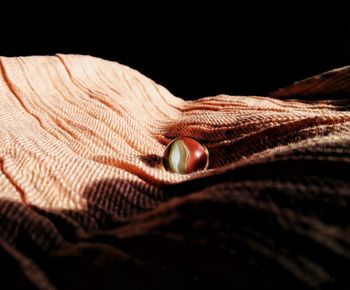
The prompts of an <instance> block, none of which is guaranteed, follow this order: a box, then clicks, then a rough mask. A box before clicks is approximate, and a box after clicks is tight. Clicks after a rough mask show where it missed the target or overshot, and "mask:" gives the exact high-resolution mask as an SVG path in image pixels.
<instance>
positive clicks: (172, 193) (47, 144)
mask: <svg viewBox="0 0 350 290" xmlns="http://www.w3.org/2000/svg"><path fill="white" fill-rule="evenodd" d="M0 67H1V75H0V77H1V78H0V267H1V268H0V273H1V274H0V276H1V281H0V288H1V289H179V288H180V287H181V288H184V287H187V288H188V289H303V288H305V289H308V288H309V289H349V288H350V276H349V269H350V227H349V225H350V190H349V186H350V178H349V176H350V166H349V165H350V163H349V162H350V112H349V109H350V101H349V97H350V85H349V84H350V69H349V68H348V67H346V68H342V69H338V70H335V71H332V72H328V73H326V74H323V75H321V77H320V76H316V77H313V78H310V79H308V80H306V81H303V82H299V83H296V84H294V85H292V86H290V87H288V88H286V89H280V90H279V91H277V92H275V93H272V94H271V97H263V96H228V95H219V96H215V97H205V98H201V99H198V100H195V101H184V100H182V99H181V98H178V97H175V96H173V95H172V94H171V93H170V92H169V91H167V90H166V89H165V88H164V87H162V86H160V85H158V84H156V83H155V82H154V81H152V80H150V79H149V78H147V77H145V76H143V75H142V74H140V73H139V72H137V71H135V70H133V69H131V68H129V67H126V66H123V65H120V64H118V63H116V62H110V61H106V60H102V59H98V58H94V57H90V56H79V55H57V56H33V57H18V58H5V57H2V58H0ZM291 97H293V99H291ZM186 135H187V136H192V137H194V138H196V139H198V140H200V141H201V142H203V143H204V144H206V146H207V147H208V149H209V151H210V169H209V170H207V171H204V172H197V173H193V174H187V175H180V174H175V173H170V172H167V171H165V170H163V169H162V168H161V167H160V164H161V156H162V154H163V151H164V149H165V147H166V145H167V144H168V143H169V142H170V141H171V140H172V139H174V138H176V137H178V136H186ZM1 285H2V286H3V287H4V288H3V287H1Z"/></svg>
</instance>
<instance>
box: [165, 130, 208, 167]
mask: <svg viewBox="0 0 350 290" xmlns="http://www.w3.org/2000/svg"><path fill="white" fill-rule="evenodd" d="M163 165H164V168H165V169H166V170H168V171H170V172H174V173H181V174H186V173H191V172H195V171H199V170H205V169H207V168H208V166H209V152H208V149H207V148H206V147H205V146H204V145H203V144H201V143H200V142H198V141H197V140H195V139H193V138H191V137H179V138H176V139H174V140H173V141H172V142H171V143H169V144H168V146H167V147H166V149H165V151H164V155H163Z"/></svg>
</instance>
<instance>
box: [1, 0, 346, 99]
mask: <svg viewBox="0 0 350 290" xmlns="http://www.w3.org/2000/svg"><path fill="white" fill-rule="evenodd" d="M252 6H253V4H252ZM90 8H93V9H90V11H89V12H86V11H85V10H84V9H80V10H79V9H78V10H75V11H74V12H70V9H69V7H66V6H65V7H64V9H63V10H62V12H61V13H58V14H57V13H55V14H54V13H52V12H50V9H48V12H45V13H37V14H36V15H34V14H28V13H27V16H26V18H21V17H17V18H16V19H12V20H7V21H6V22H4V23H3V24H2V28H3V31H2V34H1V43H0V55H5V56H19V55H51V54H55V53H76V54H89V55H93V56H97V57H102V58H105V59H109V60H114V61H118V62H120V63H122V64H126V65H128V66H131V67H133V68H135V69H137V70H139V71H141V72H142V73H143V74H145V75H147V76H148V77H150V78H152V79H154V80H155V81H156V82H158V83H160V84H162V85H164V86H165V87H167V88H168V89H169V90H170V91H171V92H172V93H173V94H175V95H177V96H180V97H183V98H186V99H194V98H199V97H204V96H210V95H217V94H221V93H224V94H232V95H265V94H267V93H268V92H271V91H274V90H276V89H277V88H279V87H283V86H286V85H288V84H290V83H292V82H294V81H297V80H300V79H303V78H305V77H308V76H311V75H313V74H317V73H321V72H324V71H326V70H330V69H333V68H335V67H340V66H344V65H348V64H350V25H349V20H350V17H349V16H348V17H346V15H345V16H344V15H342V14H339V15H338V14H336V13H335V12H334V11H332V10H328V9H327V7H324V8H326V9H324V10H323V13H322V14H320V13H319V12H317V8H318V7H316V8H315V9H311V10H307V11H303V9H301V8H300V7H298V6H297V9H291V7H288V6H286V7H284V8H283V9H280V10H279V11H272V10H271V11H269V12H266V11H259V8H260V7H257V9H256V10H255V12H254V13H253V12H252V10H251V9H250V7H249V5H247V7H246V9H245V10H244V11H242V10H239V9H234V8H232V7H231V8H230V7H229V6H227V7H221V8H220V9H212V7H210V6H208V7H206V8H207V9H206V10H205V12H203V11H202V10H201V8H202V7H197V8H194V9H192V10H189V9H188V8H186V6H184V7H182V9H175V8H174V7H170V8H164V9H163V10H159V11H158V10H154V11H153V12H150V11H149V10H152V9H148V10H143V7H139V6H137V5H136V4H135V7H134V8H131V9H130V8H129V10H124V8H120V9H118V8H115V7H104V8H103V9H102V10H98V9H96V10H95V9H94V7H90ZM53 9H56V8H52V10H53ZM94 10H95V11H94ZM340 10H341V9H340ZM91 11H92V12H91ZM56 12H57V11H56ZM2 14H3V15H6V11H5V10H3V11H2ZM28 15H29V16H28ZM18 20H21V23H20V24H19V25H18V26H17V28H16V27H14V25H13V21H18ZM11 21H12V22H11ZM8 27H11V30H9V29H7V28H8Z"/></svg>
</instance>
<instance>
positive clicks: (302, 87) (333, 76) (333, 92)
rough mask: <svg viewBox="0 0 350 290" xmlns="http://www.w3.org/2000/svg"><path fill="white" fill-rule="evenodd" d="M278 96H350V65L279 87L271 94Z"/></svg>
mask: <svg viewBox="0 0 350 290" xmlns="http://www.w3.org/2000/svg"><path fill="white" fill-rule="evenodd" d="M269 95H270V96H271V97H276V98H294V97H308V98H311V97H317V98H322V97H323V98H324V97H325V96H330V97H342V98H347V97H349V96H350V66H344V67H341V68H336V69H333V70H330V71H327V72H324V73H321V74H318V75H315V76H312V77H309V78H306V79H304V80H301V81H297V82H295V83H293V84H292V85H290V86H287V87H285V88H281V89H278V90H277V91H275V92H272V93H270V94H269Z"/></svg>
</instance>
